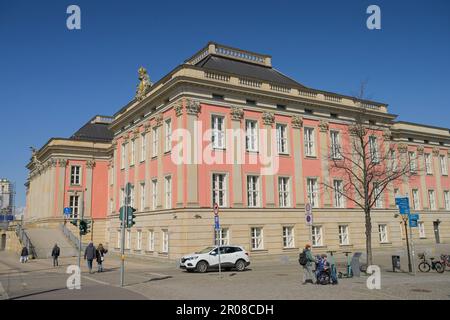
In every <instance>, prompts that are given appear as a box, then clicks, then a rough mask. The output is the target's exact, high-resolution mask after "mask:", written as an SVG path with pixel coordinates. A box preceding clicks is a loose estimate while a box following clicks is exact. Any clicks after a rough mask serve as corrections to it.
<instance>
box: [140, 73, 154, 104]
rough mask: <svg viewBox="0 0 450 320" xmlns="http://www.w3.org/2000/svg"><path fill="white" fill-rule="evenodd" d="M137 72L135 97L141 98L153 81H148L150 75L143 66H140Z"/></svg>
mask: <svg viewBox="0 0 450 320" xmlns="http://www.w3.org/2000/svg"><path fill="white" fill-rule="evenodd" d="M138 73H139V81H140V82H139V84H138V85H137V89H136V99H137V100H142V99H144V98H145V94H146V93H147V92H148V89H149V88H150V87H151V86H152V85H153V83H152V82H151V81H150V77H149V76H148V73H147V70H146V69H145V68H144V67H140V68H139V70H138Z"/></svg>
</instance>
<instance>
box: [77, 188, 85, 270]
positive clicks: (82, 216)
mask: <svg viewBox="0 0 450 320" xmlns="http://www.w3.org/2000/svg"><path fill="white" fill-rule="evenodd" d="M81 197H82V198H83V199H82V202H81V218H80V217H78V220H79V221H80V223H81V221H82V220H83V218H84V192H83V193H82V194H81ZM78 231H79V234H80V239H79V240H78V268H79V269H80V270H81V246H82V243H83V242H82V239H81V237H82V236H83V235H82V234H81V229H80V227H79V226H78Z"/></svg>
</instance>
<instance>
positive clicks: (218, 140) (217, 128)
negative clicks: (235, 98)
mask: <svg viewBox="0 0 450 320" xmlns="http://www.w3.org/2000/svg"><path fill="white" fill-rule="evenodd" d="M224 120H225V118H224V117H221V116H212V117H211V121H212V123H211V127H212V131H213V132H212V146H213V148H215V149H224V148H225V128H224Z"/></svg>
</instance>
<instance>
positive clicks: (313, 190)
mask: <svg viewBox="0 0 450 320" xmlns="http://www.w3.org/2000/svg"><path fill="white" fill-rule="evenodd" d="M306 188H307V192H308V202H309V203H310V204H311V207H313V208H318V207H319V194H318V184H317V179H316V178H307V179H306Z"/></svg>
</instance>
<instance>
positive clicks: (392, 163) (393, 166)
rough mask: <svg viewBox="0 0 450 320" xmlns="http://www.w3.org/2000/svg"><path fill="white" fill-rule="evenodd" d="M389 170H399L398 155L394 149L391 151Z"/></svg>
mask: <svg viewBox="0 0 450 320" xmlns="http://www.w3.org/2000/svg"><path fill="white" fill-rule="evenodd" d="M389 168H391V170H392V171H396V170H397V154H396V152H395V150H394V149H391V150H390V151H389Z"/></svg>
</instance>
